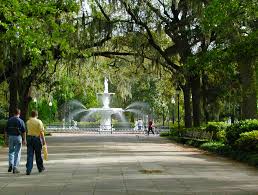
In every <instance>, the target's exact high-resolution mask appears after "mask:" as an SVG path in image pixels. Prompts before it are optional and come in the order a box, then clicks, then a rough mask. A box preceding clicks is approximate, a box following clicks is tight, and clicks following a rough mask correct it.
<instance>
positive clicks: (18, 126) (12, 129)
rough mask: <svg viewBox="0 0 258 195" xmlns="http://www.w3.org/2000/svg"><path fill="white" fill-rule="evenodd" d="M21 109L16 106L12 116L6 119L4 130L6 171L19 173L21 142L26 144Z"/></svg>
mask: <svg viewBox="0 0 258 195" xmlns="http://www.w3.org/2000/svg"><path fill="white" fill-rule="evenodd" d="M20 114H21V111H20V109H18V108H16V109H15V111H14V116H12V117H10V118H9V120H8V121H7V126H6V130H5V142H6V143H7V139H8V144H9V152H8V156H9V168H8V172H12V171H13V173H14V174H15V173H20V171H19V170H18V167H19V164H20V160H21V148H22V144H24V145H26V129H25V124H24V121H23V120H22V119H20Z"/></svg>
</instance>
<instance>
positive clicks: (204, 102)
mask: <svg viewBox="0 0 258 195" xmlns="http://www.w3.org/2000/svg"><path fill="white" fill-rule="evenodd" d="M202 75H203V77H202V87H201V89H202V93H201V94H202V109H203V114H204V119H205V123H206V124H208V122H209V120H210V115H209V112H208V102H207V95H206V94H207V89H206V84H207V82H208V78H207V76H206V75H205V74H202Z"/></svg>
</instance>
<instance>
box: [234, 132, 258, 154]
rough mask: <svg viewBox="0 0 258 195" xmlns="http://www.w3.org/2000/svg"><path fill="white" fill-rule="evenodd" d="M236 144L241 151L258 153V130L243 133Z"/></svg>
mask: <svg viewBox="0 0 258 195" xmlns="http://www.w3.org/2000/svg"><path fill="white" fill-rule="evenodd" d="M235 144H236V146H237V147H238V148H239V149H240V150H244V151H258V130H255V131H250V132H245V133H241V134H240V138H239V139H238V140H237V141H236V142H235Z"/></svg>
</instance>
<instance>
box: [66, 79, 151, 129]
mask: <svg viewBox="0 0 258 195" xmlns="http://www.w3.org/2000/svg"><path fill="white" fill-rule="evenodd" d="M114 94H115V93H109V91H108V79H107V78H105V79H104V92H103V93H97V95H98V98H99V99H100V100H101V102H102V107H101V108H89V109H87V108H86V107H85V106H84V105H83V104H82V103H81V102H79V101H77V100H73V101H71V102H68V105H69V107H72V108H74V109H72V112H70V113H69V119H73V118H76V117H77V116H79V115H82V116H83V117H82V120H83V121H87V120H88V119H90V117H91V116H93V115H94V114H99V116H100V125H99V127H98V128H99V131H111V132H112V130H113V128H112V115H114V114H117V115H118V116H119V117H120V119H121V121H122V122H123V123H124V124H127V125H128V126H127V129H128V128H131V127H130V123H129V122H127V121H126V119H125V116H124V112H132V113H134V114H136V115H137V116H141V118H144V116H146V114H144V113H146V112H147V110H148V109H149V106H148V104H147V103H144V102H134V103H132V104H130V105H129V106H127V108H125V109H122V108H110V106H109V104H110V100H111V97H112V96H113V95H114ZM66 107H67V106H66ZM83 113H85V114H83ZM145 118H146V117H145ZM116 130H117V129H116Z"/></svg>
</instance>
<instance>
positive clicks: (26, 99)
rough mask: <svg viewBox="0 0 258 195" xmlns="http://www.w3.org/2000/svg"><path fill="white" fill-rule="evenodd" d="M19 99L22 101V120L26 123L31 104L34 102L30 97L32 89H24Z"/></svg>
mask: <svg viewBox="0 0 258 195" xmlns="http://www.w3.org/2000/svg"><path fill="white" fill-rule="evenodd" d="M19 97H20V98H19V99H20V100H21V101H20V102H19V105H20V108H21V118H22V120H24V121H26V120H27V118H28V111H29V103H30V101H31V100H32V98H31V97H30V87H28V86H26V88H25V87H24V88H23V91H20V93H19Z"/></svg>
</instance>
